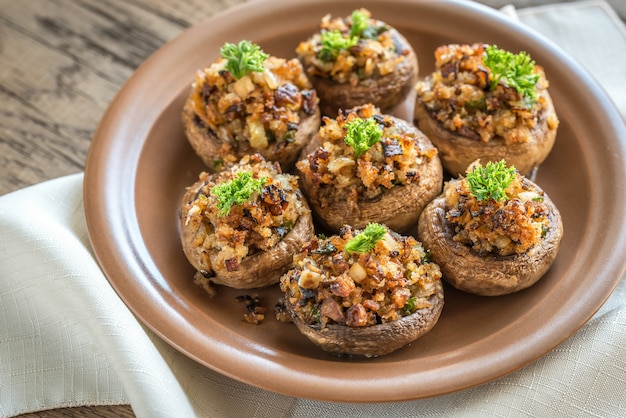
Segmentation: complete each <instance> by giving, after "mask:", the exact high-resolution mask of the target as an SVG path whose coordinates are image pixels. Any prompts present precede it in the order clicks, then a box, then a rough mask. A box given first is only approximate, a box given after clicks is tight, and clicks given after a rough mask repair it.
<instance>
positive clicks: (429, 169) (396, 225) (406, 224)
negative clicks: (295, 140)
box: [299, 117, 443, 232]
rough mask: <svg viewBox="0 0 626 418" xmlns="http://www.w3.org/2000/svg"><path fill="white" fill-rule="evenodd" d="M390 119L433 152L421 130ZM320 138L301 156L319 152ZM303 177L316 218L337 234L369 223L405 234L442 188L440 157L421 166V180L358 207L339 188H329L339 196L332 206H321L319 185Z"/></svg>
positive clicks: (310, 144) (309, 145) (401, 186)
mask: <svg viewBox="0 0 626 418" xmlns="http://www.w3.org/2000/svg"><path fill="white" fill-rule="evenodd" d="M391 119H392V120H393V121H394V123H396V124H397V125H399V126H402V127H403V129H404V130H406V131H410V132H413V133H414V135H415V139H416V141H417V142H418V144H419V146H420V148H421V149H422V150H424V151H426V150H430V149H433V144H432V143H431V142H430V140H429V139H428V138H427V137H426V135H424V134H423V133H422V132H421V131H420V130H419V129H417V128H416V127H414V126H413V125H411V124H410V123H408V122H406V121H404V120H402V119H399V118H396V117H391ZM320 144H321V138H320V136H319V134H318V135H315V136H314V137H313V139H312V140H311V142H310V143H309V144H308V145H307V146H306V147H305V148H304V149H303V150H302V153H301V157H300V159H302V158H306V156H307V155H308V154H309V153H311V152H313V151H314V150H315V149H317V148H318V147H319V146H320ZM299 174H300V176H299V177H300V187H301V189H302V191H303V193H304V194H305V196H306V197H307V199H308V201H309V204H310V205H311V207H312V208H313V213H314V217H315V218H316V220H317V221H318V222H319V223H320V224H321V225H322V226H324V227H325V228H327V229H328V230H330V231H333V232H337V231H339V229H340V228H341V227H342V226H343V225H344V224H349V225H351V226H353V227H354V228H357V229H361V228H364V227H365V226H367V224H368V223H372V222H377V223H382V224H385V225H387V226H388V227H389V228H390V229H392V230H394V231H397V232H406V231H407V230H409V229H410V228H411V227H413V226H415V224H416V223H417V220H418V218H419V215H420V213H421V212H422V210H423V209H424V207H425V206H426V204H428V202H430V201H431V200H432V199H434V198H435V197H436V196H437V195H438V194H439V193H441V189H442V187H443V169H442V166H441V162H440V160H439V157H438V155H435V156H434V157H432V158H430V159H429V160H427V161H425V162H424V164H423V165H422V166H421V167H420V172H419V176H420V177H419V181H417V182H414V183H410V184H407V185H396V186H394V187H392V188H391V189H385V190H384V191H383V193H382V194H381V195H379V196H378V197H377V198H376V199H374V200H367V199H365V198H362V197H359V198H358V199H357V203H356V207H355V206H354V205H352V204H350V202H349V201H348V199H347V196H345V191H343V190H341V189H337V188H332V189H329V190H328V192H329V193H334V194H336V195H337V196H336V198H334V199H332V200H333V203H332V204H329V205H326V206H324V207H322V205H321V203H320V201H319V199H316V198H315V196H316V195H317V190H315V189H316V188H317V186H316V185H315V184H314V183H313V181H312V180H311V179H310V178H308V177H307V176H305V175H302V173H299Z"/></svg>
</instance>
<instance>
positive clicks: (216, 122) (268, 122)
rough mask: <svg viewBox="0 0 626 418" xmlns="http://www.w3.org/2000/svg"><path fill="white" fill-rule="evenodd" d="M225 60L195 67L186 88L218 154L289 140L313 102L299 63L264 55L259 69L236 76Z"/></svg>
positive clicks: (314, 107) (313, 111)
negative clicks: (216, 144) (217, 142)
mask: <svg viewBox="0 0 626 418" xmlns="http://www.w3.org/2000/svg"><path fill="white" fill-rule="evenodd" d="M226 62H227V60H225V59H223V58H220V59H219V60H218V61H217V62H216V63H214V64H213V65H211V66H209V67H207V68H205V69H204V70H201V71H198V73H197V75H196V80H195V82H194V83H193V86H192V88H193V92H194V93H193V107H194V112H195V115H196V123H199V124H201V125H202V126H204V127H206V128H207V129H209V130H210V131H211V132H212V133H213V134H214V135H215V136H216V137H217V138H218V139H219V140H221V141H222V143H223V148H224V150H223V152H222V154H223V155H222V156H223V157H227V156H228V154H229V153H231V152H230V147H234V148H239V147H241V146H245V147H248V148H249V147H251V148H253V149H257V150H261V149H265V148H268V147H269V146H270V145H271V144H273V143H276V142H280V141H283V142H293V140H294V138H295V134H296V131H297V130H298V126H299V123H300V120H301V117H302V115H312V114H314V113H315V111H316V106H317V101H318V99H317V95H316V93H315V90H313V88H312V86H311V84H310V82H309V80H308V78H307V76H306V74H305V73H304V71H303V69H302V65H301V64H300V62H299V61H298V60H297V59H290V60H286V59H283V58H277V57H271V56H270V57H269V58H267V59H266V60H265V62H264V63H263V66H264V70H263V71H262V72H251V73H249V74H247V75H245V76H243V77H242V78H240V79H236V78H235V77H234V76H233V75H232V74H231V73H230V72H229V71H227V70H226ZM242 144H244V145H242ZM227 162H233V161H227Z"/></svg>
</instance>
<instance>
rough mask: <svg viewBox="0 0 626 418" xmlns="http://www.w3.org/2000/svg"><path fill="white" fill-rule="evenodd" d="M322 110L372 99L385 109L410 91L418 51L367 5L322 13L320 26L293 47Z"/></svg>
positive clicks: (328, 113)
mask: <svg viewBox="0 0 626 418" xmlns="http://www.w3.org/2000/svg"><path fill="white" fill-rule="evenodd" d="M296 53H297V55H298V57H299V59H300V61H301V62H302V64H303V66H304V69H305V71H306V73H307V74H308V76H309V78H310V80H311V82H312V83H313V86H314V87H315V90H316V91H317V93H318V95H319V97H320V108H321V111H322V114H323V115H326V116H332V115H335V114H336V113H337V111H338V110H340V109H349V108H352V107H354V106H359V105H361V104H363V103H373V104H374V105H375V106H377V107H379V108H380V109H381V110H382V111H383V112H386V113H390V112H392V110H393V109H394V108H395V107H397V106H398V105H399V104H400V103H402V102H404V100H405V99H406V98H407V97H408V96H409V94H410V93H411V92H412V90H413V88H414V86H415V83H416V82H417V77H418V63H417V56H416V54H415V51H414V50H413V48H412V46H411V45H410V44H409V42H408V41H407V40H406V38H405V37H404V36H402V35H401V34H400V33H399V32H398V31H397V30H396V29H394V28H393V27H391V26H389V25H387V24H386V23H384V22H381V21H380V20H377V19H373V18H372V17H371V13H370V12H369V11H368V10H367V9H358V10H355V11H353V12H352V14H351V15H350V16H347V17H336V18H332V17H331V16H330V15H326V16H324V18H323V19H322V21H321V23H320V31H319V32H317V33H315V34H313V35H312V36H311V37H309V39H307V40H306V41H303V42H301V43H300V44H299V45H298V47H297V48H296Z"/></svg>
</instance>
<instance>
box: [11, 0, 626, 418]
mask: <svg viewBox="0 0 626 418" xmlns="http://www.w3.org/2000/svg"><path fill="white" fill-rule="evenodd" d="M517 12H518V16H519V19H520V20H521V21H522V22H524V23H528V24H529V25H531V26H532V27H534V28H535V29H537V30H539V31H540V32H543V33H545V34H546V35H548V36H549V37H550V38H551V39H553V40H554V41H556V42H557V43H558V44H560V45H562V46H563V47H564V48H565V49H566V50H567V51H569V52H570V53H572V55H574V56H575V57H576V58H577V59H579V60H580V61H581V62H582V63H583V65H586V66H587V68H588V69H589V70H590V71H592V72H593V74H594V75H595V76H596V77H597V78H598V80H599V81H600V83H601V84H603V85H604V86H606V87H609V86H611V88H610V89H609V88H607V91H609V92H610V93H611V95H612V97H613V99H614V100H615V102H616V103H617V104H618V105H619V108H620V110H621V112H622V114H624V115H626V101H624V100H625V98H626V84H625V81H624V80H625V79H623V78H622V77H621V76H622V74H621V73H623V72H624V70H625V69H626V31H625V30H624V26H623V24H622V22H621V21H619V19H618V18H617V17H616V16H615V14H614V12H613V11H612V9H610V7H608V5H607V4H606V3H604V2H603V1H590V2H585V3H576V4H572V5H566V4H562V5H555V6H550V7H538V8H532V9H523V10H518V11H517ZM583 21H584V22H585V23H584V24H582V23H580V22H583ZM581 25H584V28H585V30H584V34H585V39H587V41H586V42H585V43H584V44H580V43H576V42H577V41H571V40H572V39H577V38H576V37H579V36H580V33H581V32H582V31H581V30H580V28H581ZM596 36H599V38H598V37H596ZM590 39H601V41H600V42H601V44H599V45H598V44H596V42H592V41H590ZM607 56H610V60H607ZM606 62H611V63H612V66H605V65H603V63H606ZM597 64H600V65H597ZM618 76H619V77H618ZM625 388H626V280H622V281H621V283H620V284H619V285H618V287H617V289H616V290H615V292H614V293H613V294H612V295H611V297H610V298H609V300H608V301H607V302H606V303H605V305H604V306H603V307H602V308H601V309H600V311H599V312H598V313H597V314H596V315H595V316H594V317H593V318H592V319H591V320H590V321H589V322H588V323H587V324H586V325H585V326H584V327H583V328H582V329H581V330H580V331H579V332H578V333H576V334H575V335H574V336H573V337H571V338H570V339H568V340H567V341H566V342H564V343H563V344H561V345H560V346H559V347H557V348H556V349H554V350H552V351H551V352H550V353H548V354H547V355H545V356H544V357H542V358H541V359H539V360H537V361H536V362H534V363H533V364H531V365H529V366H527V367H525V368H523V369H521V370H519V371H517V372H514V373H512V374H510V375H508V376H505V377H503V378H500V379H498V380H496V381H493V382H490V383H487V384H484V385H481V386H478V387H475V388H472V389H469V390H465V391H462V392H458V393H453V394H450V395H445V396H441V397H436V398H431V399H424V400H416V401H407V402H397V403H385V404H351V403H329V402H319V401H311V400H303V399H296V398H292V397H288V396H283V395H279V394H276V393H273V392H268V391H265V390H263V389H259V388H256V387H252V386H249V385H246V384H244V383H240V382H238V381H235V380H233V379H230V378H227V377H225V376H222V375H220V374H218V373H216V372H213V371H212V370H209V369H207V368H204V367H203V366H200V365H199V364H197V363H195V362H194V361H192V360H190V359H188V358H187V357H185V356H184V355H182V354H180V353H178V352H177V351H176V350H174V349H173V348H171V347H170V346H169V345H167V344H166V343H165V342H163V341H162V340H161V339H160V338H158V337H157V336H155V335H154V334H153V333H152V332H150V331H149V330H147V329H146V328H144V327H143V326H142V325H141V324H140V323H139V322H138V321H137V320H136V319H135V317H134V316H133V315H132V314H131V313H130V311H129V310H128V309H127V308H126V307H125V305H124V304H123V302H122V301H121V300H120V299H119V298H118V296H117V295H116V294H115V292H114V291H113V290H112V288H111V287H110V286H109V284H108V282H107V280H106V278H105V277H104V276H103V274H102V272H101V271H100V268H99V266H98V264H97V263H96V261H95V259H94V257H93V254H92V251H91V247H90V245H89V239H88V236H87V230H86V225H85V219H84V213H83V202H82V174H76V175H72V176H67V177H62V178H59V179H55V180H51V181H48V182H45V183H41V184H39V185H35V186H32V187H28V188H25V189H22V190H19V191H17V192H13V193H10V194H7V195H5V196H2V197H0V416H14V415H16V414H20V413H24V412H30V411H38V410H44V409H51V408H59V407H67V406H78V405H106V404H120V403H130V405H131V406H132V408H133V411H134V412H135V413H136V415H137V416H139V417H185V416H187V417H193V416H198V417H231V416H232V417H235V416H237V417H238V416H249V417H319V416H333V417H348V416H357V415H358V416H375V417H392V416H393V417H395V416H402V417H418V416H429V417H433V416H446V417H454V416H459V417H461V416H462V417H468V416H492V415H497V416H551V417H557V416H568V417H573V416H603V417H608V416H626V389H625Z"/></svg>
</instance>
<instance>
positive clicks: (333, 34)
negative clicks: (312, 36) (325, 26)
mask: <svg viewBox="0 0 626 418" xmlns="http://www.w3.org/2000/svg"><path fill="white" fill-rule="evenodd" d="M357 42H359V38H358V37H349V38H346V37H345V36H343V35H342V34H341V32H339V31H338V30H332V31H327V32H323V33H322V49H321V50H320V52H319V55H318V56H319V59H321V60H322V61H324V62H328V61H334V60H336V59H337V57H338V56H339V53H340V52H341V50H342V49H348V48H350V47H352V46H354V45H356V44H357Z"/></svg>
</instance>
